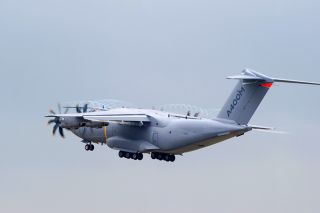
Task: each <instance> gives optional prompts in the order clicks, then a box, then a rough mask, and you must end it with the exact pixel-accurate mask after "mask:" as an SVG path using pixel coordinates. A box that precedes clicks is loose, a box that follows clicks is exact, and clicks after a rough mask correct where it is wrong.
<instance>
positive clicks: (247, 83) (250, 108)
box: [218, 69, 320, 125]
mask: <svg viewBox="0 0 320 213" xmlns="http://www.w3.org/2000/svg"><path fill="white" fill-rule="evenodd" d="M228 79H238V80H239V83H238V84H237V86H236V87H235V89H234V90H233V92H232V93H231V96H230V97H229V98H228V100H227V102H226V103H225V105H224V106H223V108H222V109H221V111H220V113H219V114H218V118H220V119H228V120H233V121H235V122H237V123H238V124H242V125H243V124H248V122H249V121H250V119H251V117H252V116H253V114H254V113H255V111H256V110H257V108H258V106H259V105H260V103H261V101H262V100H263V98H264V96H265V95H266V94H267V92H268V90H269V89H270V88H271V87H272V84H273V83H274V82H284V83H298V84H312V85H320V84H319V83H314V82H305V81H295V80H287V79H277V78H270V77H268V76H265V75H263V74H260V73H258V72H255V71H253V70H249V69H245V70H244V71H242V73H241V75H237V76H231V77H228Z"/></svg>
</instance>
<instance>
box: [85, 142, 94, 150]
mask: <svg viewBox="0 0 320 213" xmlns="http://www.w3.org/2000/svg"><path fill="white" fill-rule="evenodd" d="M84 148H85V150H86V151H93V150H94V145H93V144H91V143H90V144H86V145H85V147H84Z"/></svg>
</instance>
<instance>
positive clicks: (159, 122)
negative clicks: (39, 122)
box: [45, 69, 320, 162]
mask: <svg viewBox="0 0 320 213" xmlns="http://www.w3.org/2000/svg"><path fill="white" fill-rule="evenodd" d="M227 79H235V80H238V81H239V82H238V84H237V85H236V87H235V88H234V90H233V91H232V93H231V95H230V96H229V98H228V99H227V101H226V102H225V104H224V106H223V107H222V109H221V110H220V112H219V113H218V115H217V117H215V118H212V119H208V118H203V117H201V116H200V115H199V113H195V114H194V115H191V113H190V112H188V113H187V114H186V115H181V114H173V113H170V112H164V111H161V110H155V109H139V108H127V107H118V108H113V109H105V108H104V107H103V108H95V109H94V108H90V107H88V104H85V105H84V106H83V107H80V106H78V105H77V106H75V107H71V108H75V109H76V112H77V113H67V112H65V113H63V114H61V112H60V114H56V113H55V112H54V111H53V110H50V112H51V114H50V115H47V116H45V117H49V118H51V120H49V122H48V124H55V125H54V127H53V135H54V134H55V133H56V131H57V130H58V131H59V133H60V135H61V136H62V137H64V132H63V129H66V130H69V131H71V132H72V133H73V134H75V135H76V136H78V137H80V138H81V139H83V140H82V142H83V143H85V144H86V145H85V150H87V151H93V150H94V144H102V145H107V146H108V147H110V148H111V149H114V150H118V151H119V152H118V155H119V157H120V158H126V159H133V160H142V159H143V155H144V154H150V155H151V158H152V159H157V160H163V161H167V162H174V161H175V159H176V155H183V154H184V153H186V152H191V151H195V150H198V149H202V148H205V147H208V146H211V145H213V144H216V143H219V142H222V141H225V140H227V139H230V138H233V137H239V136H242V135H244V134H245V133H247V132H249V131H251V130H265V131H269V130H270V131H271V130H272V128H269V127H263V126H254V125H250V124H249V121H250V120H251V118H252V116H253V114H254V113H255V111H256V109H257V108H258V106H259V105H260V103H261V101H262V100H263V98H264V97H265V95H266V94H267V92H268V91H269V89H270V88H271V87H272V85H273V84H274V83H275V82H280V83H294V84H309V85H320V83H315V82H307V81H296V80H288V79H280V78H270V77H268V76H266V75H263V74H261V73H258V72H256V71H254V70H251V69H244V70H243V71H242V72H241V74H240V75H236V76H231V77H227ZM69 108H70V107H69ZM67 110H68V108H67ZM60 111H61V110H60Z"/></svg>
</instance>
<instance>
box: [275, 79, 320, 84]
mask: <svg viewBox="0 0 320 213" xmlns="http://www.w3.org/2000/svg"><path fill="white" fill-rule="evenodd" d="M272 80H273V81H274V82H281V83H292V84H310V85H320V83H316V82H309V81H296V80H289V79H280V78H273V79H272Z"/></svg>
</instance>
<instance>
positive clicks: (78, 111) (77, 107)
mask: <svg viewBox="0 0 320 213" xmlns="http://www.w3.org/2000/svg"><path fill="white" fill-rule="evenodd" d="M76 110H77V113H81V109H80V107H79V105H77V106H76Z"/></svg>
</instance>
